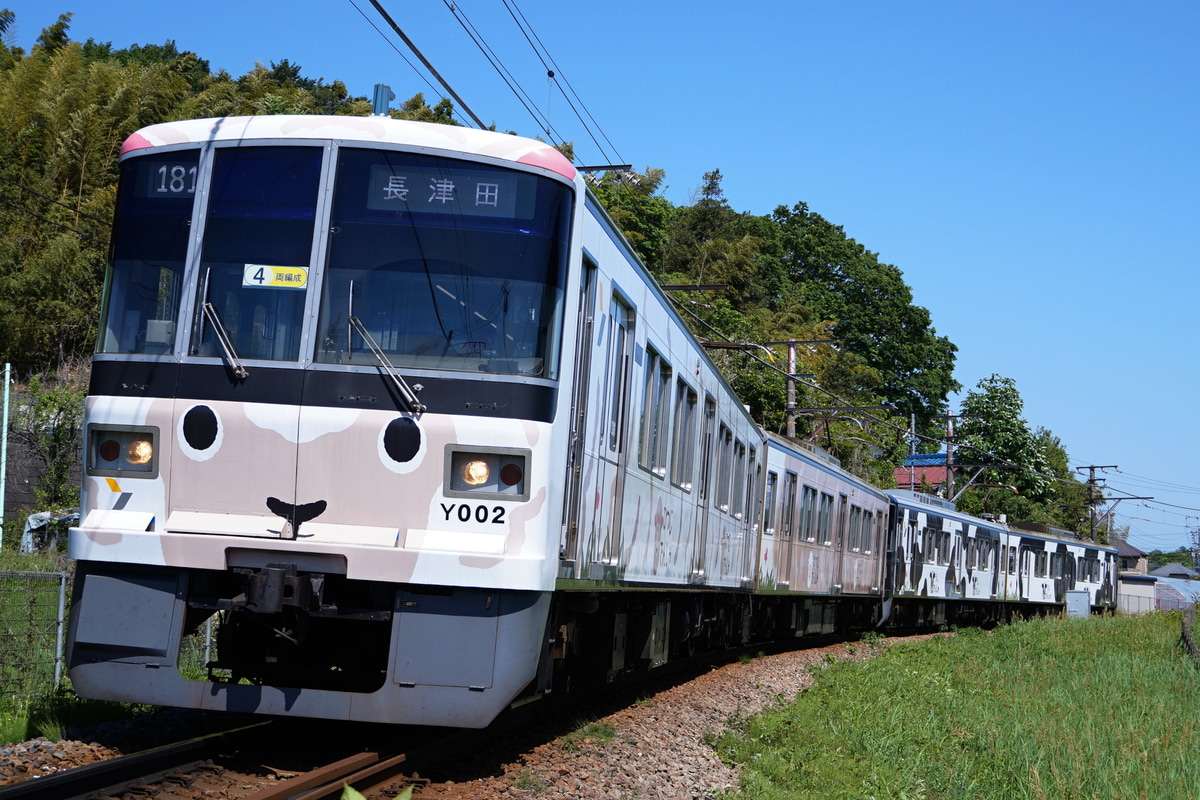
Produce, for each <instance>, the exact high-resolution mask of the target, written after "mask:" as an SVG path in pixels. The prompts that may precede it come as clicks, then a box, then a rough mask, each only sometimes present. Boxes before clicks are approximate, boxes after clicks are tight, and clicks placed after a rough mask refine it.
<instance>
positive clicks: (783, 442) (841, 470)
mask: <svg viewBox="0 0 1200 800" xmlns="http://www.w3.org/2000/svg"><path fill="white" fill-rule="evenodd" d="M763 433H765V434H766V438H767V446H768V447H776V448H779V449H781V450H791V451H793V452H795V453H796V454H797V455H799V456H800V457H801V458H803V459H805V460H807V461H810V462H811V463H813V464H814V465H815V466H817V467H818V468H819V469H822V470H824V471H826V472H831V473H834V474H836V475H837V476H838V477H841V478H844V479H845V480H847V481H849V482H851V483H853V484H855V485H856V486H861V487H862V488H863V489H865V490H867V491H869V492H871V493H872V494H876V495H878V496H879V497H881V498H883V497H886V496H887V492H885V491H884V490H883V489H880V488H879V487H878V486H876V485H875V484H873V483H871V482H870V481H868V480H866V479H865V478H860V477H859V476H857V475H855V474H854V473H852V472H848V471H847V470H846V468H845V467H843V466H842V462H841V461H839V460H838V458H837V456H835V455H833V454H832V453H828V452H826V451H825V450H822V449H821V448H820V447H817V446H815V445H809V444H805V443H804V442H794V441H791V440H789V439H786V438H784V437H783V436H780V435H779V434H777V433H772V432H771V431H763Z"/></svg>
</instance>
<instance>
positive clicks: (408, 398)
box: [346, 314, 426, 414]
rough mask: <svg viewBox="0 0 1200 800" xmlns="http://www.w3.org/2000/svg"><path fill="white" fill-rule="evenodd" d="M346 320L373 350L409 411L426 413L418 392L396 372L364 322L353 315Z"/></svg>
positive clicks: (372, 352)
mask: <svg viewBox="0 0 1200 800" xmlns="http://www.w3.org/2000/svg"><path fill="white" fill-rule="evenodd" d="M346 319H347V321H349V323H350V325H351V327H353V328H354V330H356V331H358V335H359V336H361V337H362V338H363V341H364V342H366V343H367V347H369V348H370V349H371V354H372V355H374V356H375V360H376V361H378V362H379V366H381V367H383V371H384V372H386V373H387V375H388V377H389V378H391V379H392V383H394V384H396V388H397V389H398V390H399V391H400V396H401V397H403V398H404V402H406V403H408V407H409V409H410V410H411V411H412V412H413V413H414V414H421V413H424V412H425V410H426V409H425V404H424V403H422V402H421V401H420V400H418V399H417V395H416V392H414V391H413V390H412V389H410V388H409V386H408V383H407V382H406V381H405V380H404V378H403V377H401V375H400V373H399V372H397V371H396V368H395V367H394V366H393V365H392V362H391V361H388V357H387V356H386V355H384V352H383V348H381V347H380V346H379V343H378V342H376V341H375V337H374V336H372V335H371V333H370V331H368V330H367V326H366V325H363V322H362V320H361V319H359V318H358V317H356V316H354V315H353V314H350V315H349V316H347V317H346Z"/></svg>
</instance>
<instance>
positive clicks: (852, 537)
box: [846, 505, 863, 553]
mask: <svg viewBox="0 0 1200 800" xmlns="http://www.w3.org/2000/svg"><path fill="white" fill-rule="evenodd" d="M862 521H863V510H862V509H861V508H859V507H858V506H855V505H852V506H850V531H849V534H848V535H847V537H846V549H847V550H852V551H854V552H856V553H858V552H862Z"/></svg>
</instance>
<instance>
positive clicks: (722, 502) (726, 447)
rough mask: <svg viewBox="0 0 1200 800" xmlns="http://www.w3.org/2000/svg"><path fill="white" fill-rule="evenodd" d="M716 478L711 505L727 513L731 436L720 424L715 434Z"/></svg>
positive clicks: (731, 460)
mask: <svg viewBox="0 0 1200 800" xmlns="http://www.w3.org/2000/svg"><path fill="white" fill-rule="evenodd" d="M716 446H717V451H718V455H717V477H716V483H717V486H716V489H717V490H716V492H714V494H713V504H714V505H716V507H717V508H719V509H721V510H722V511H725V512H728V511H729V479H730V476H731V474H732V473H733V434H732V433H731V432H730V430H729V428H727V427H725V423H724V422H722V423H721V426H720V430H719V431H718V433H717V442H716Z"/></svg>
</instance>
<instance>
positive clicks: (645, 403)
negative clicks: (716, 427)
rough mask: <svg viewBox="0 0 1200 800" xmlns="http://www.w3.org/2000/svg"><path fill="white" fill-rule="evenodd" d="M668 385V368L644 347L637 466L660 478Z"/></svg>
mask: <svg viewBox="0 0 1200 800" xmlns="http://www.w3.org/2000/svg"><path fill="white" fill-rule="evenodd" d="M670 385H671V365H670V364H668V363H667V362H666V361H664V360H663V358H662V356H660V355H659V354H658V352H657V351H656V350H654V348H652V347H647V348H646V383H645V393H644V395H643V397H642V426H641V437H640V438H639V440H638V464H640V465H641V466H642V467H643V468H645V469H648V470H650V471H651V472H653V473H654V474H655V475H657V476H659V477H660V478H661V477H662V476H663V475H665V474H666V471H667V467H666V453H667V436H668V431H667V415H666V399H667V391H668V389H669V387H670Z"/></svg>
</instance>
